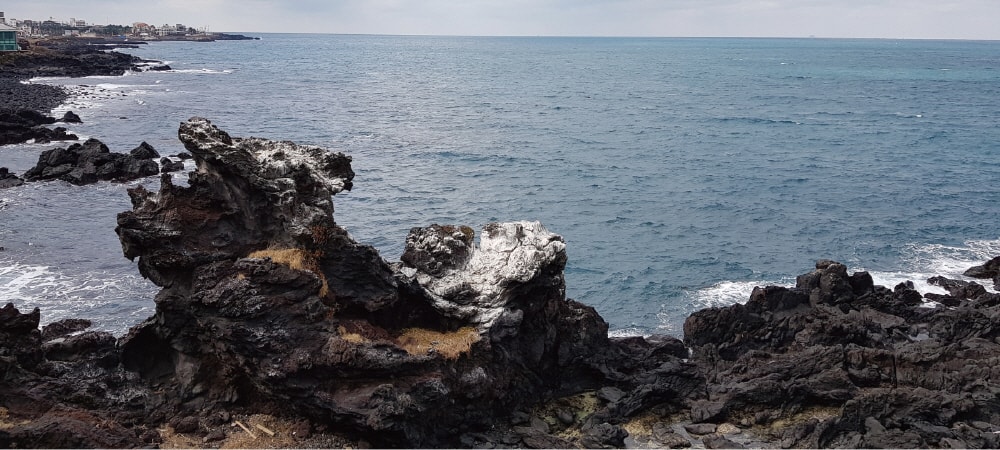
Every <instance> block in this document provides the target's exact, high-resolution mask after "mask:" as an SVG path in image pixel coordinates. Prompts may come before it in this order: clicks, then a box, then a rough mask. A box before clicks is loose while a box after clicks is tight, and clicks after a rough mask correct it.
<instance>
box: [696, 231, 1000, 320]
mask: <svg viewBox="0 0 1000 450" xmlns="http://www.w3.org/2000/svg"><path fill="white" fill-rule="evenodd" d="M997 255H1000V239H998V240H972V241H966V242H965V243H964V244H963V245H959V246H949V245H942V244H913V245H910V246H907V247H906V248H905V249H904V250H903V251H902V254H901V255H900V259H899V266H898V267H897V268H889V269H882V270H877V269H873V270H866V269H865V268H864V267H850V266H848V269H847V270H848V272H850V273H853V272H861V271H867V272H868V273H869V274H870V275H871V276H872V279H873V280H874V281H875V284H876V285H882V286H885V287H887V288H889V289H892V288H893V287H895V286H896V285H898V284H899V283H903V282H906V281H910V282H912V283H913V286H914V289H916V290H917V291H918V292H920V293H921V294H927V293H935V294H947V293H948V292H947V291H946V290H945V289H944V288H941V287H939V286H935V285H932V284H930V283H928V282H927V280H928V279H929V278H931V277H935V276H944V277H947V278H952V279H958V280H964V281H976V282H979V283H980V284H983V283H982V280H975V279H973V278H969V277H966V276H964V275H962V273H963V272H965V270H966V269H968V268H970V267H972V266H976V265H980V264H983V263H984V262H986V261H988V260H989V259H990V258H993V257H995V256H997ZM769 285H774V286H784V287H793V286H795V282H794V277H792V276H789V277H788V278H786V279H784V280H776V281H773V282H766V281H721V282H718V283H716V284H714V285H712V286H708V287H705V288H702V289H697V290H692V291H685V298H686V300H687V301H688V303H690V305H691V306H692V307H693V308H694V309H696V310H697V309H703V308H712V307H724V306H730V305H733V304H736V303H746V301H747V300H749V299H750V294H751V293H752V292H753V289H754V287H757V286H769ZM984 287H986V289H987V290H988V291H990V292H996V290H994V289H993V286H992V283H986V284H985V285H984ZM927 303H928V305H932V304H933V303H934V302H927Z"/></svg>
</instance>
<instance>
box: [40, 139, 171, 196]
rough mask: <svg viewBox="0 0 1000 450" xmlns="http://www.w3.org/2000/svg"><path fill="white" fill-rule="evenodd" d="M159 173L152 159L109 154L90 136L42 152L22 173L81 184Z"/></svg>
mask: <svg viewBox="0 0 1000 450" xmlns="http://www.w3.org/2000/svg"><path fill="white" fill-rule="evenodd" d="M159 172H160V168H159V166H158V165H157V164H156V162H155V161H150V160H139V159H136V158H134V157H132V156H130V155H125V154H121V153H111V151H110V150H109V149H108V147H107V146H106V145H104V143H102V142H101V141H98V140H97V139H93V138H92V139H88V140H87V141H86V142H84V143H83V144H73V145H71V146H69V147H67V148H65V149H64V148H55V149H52V150H46V151H44V152H42V154H41V155H39V157H38V163H37V164H36V165H35V167H33V168H31V169H29V170H28V171H27V172H25V174H24V176H25V179H27V180H28V181H48V180H63V181H66V182H69V183H72V184H76V185H84V184H91V183H96V182H98V181H101V180H106V181H107V180H110V181H118V182H125V181H130V180H134V179H137V178H141V177H146V176H150V175H156V174H157V173H159Z"/></svg>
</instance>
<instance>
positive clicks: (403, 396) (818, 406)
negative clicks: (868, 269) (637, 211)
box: [0, 118, 1000, 448]
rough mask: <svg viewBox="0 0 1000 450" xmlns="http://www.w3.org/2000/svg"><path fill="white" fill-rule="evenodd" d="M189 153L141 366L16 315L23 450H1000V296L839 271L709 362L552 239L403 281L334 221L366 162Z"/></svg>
mask: <svg viewBox="0 0 1000 450" xmlns="http://www.w3.org/2000/svg"><path fill="white" fill-rule="evenodd" d="M179 136H180V139H181V141H182V142H183V143H184V146H185V148H186V149H187V150H188V151H189V152H190V153H191V155H192V157H193V159H194V162H195V164H196V166H197V168H196V170H194V171H192V172H190V173H189V174H188V183H186V184H182V183H175V182H174V178H173V175H171V174H162V175H161V187H160V190H159V191H158V192H150V191H148V190H147V189H146V188H144V187H142V186H137V187H134V188H132V189H130V190H129V195H130V196H131V199H132V204H133V209H132V210H131V211H126V212H123V213H121V214H120V215H119V216H118V228H117V229H116V231H117V233H118V236H119V238H120V240H121V243H122V249H123V252H124V254H125V256H127V257H129V258H132V259H136V258H137V259H138V268H139V271H140V272H141V273H142V275H143V276H145V277H147V278H149V279H150V280H152V281H153V282H154V283H156V284H157V285H158V286H160V287H161V290H160V292H159V293H158V294H157V295H156V298H155V301H156V311H155V313H154V315H153V316H152V317H150V318H149V319H148V320H146V321H145V322H143V323H142V324H140V325H138V326H136V327H134V328H133V329H132V330H130V332H129V333H128V334H127V335H126V336H124V337H122V338H121V339H119V340H117V342H116V341H115V339H114V338H113V337H111V336H109V335H107V334H106V333H99V332H88V331H87V330H86V327H87V325H88V324H87V323H86V322H82V321H62V322H59V323H56V324H52V325H49V326H47V327H46V328H45V329H44V330H43V331H39V330H38V323H39V312H38V311H37V310H36V311H33V312H31V313H28V314H21V313H20V312H18V311H17V310H16V309H14V307H13V305H8V306H7V307H5V308H4V309H2V310H0V374H2V375H3V378H2V380H0V423H2V424H3V426H0V446H4V447H14V446H17V447H24V446H47V447H58V446H74V447H80V446H102V447H124V446H139V445H151V444H163V445H164V446H185V447H190V446H196V445H205V446H221V445H228V446H248V444H247V441H237V440H232V439H234V438H233V437H232V433H234V432H235V433H240V434H241V436H242V435H243V434H242V433H244V431H241V429H240V428H234V427H233V426H232V425H240V426H245V424H244V421H245V422H246V423H250V421H251V419H253V420H256V421H257V422H255V423H256V424H258V425H261V426H263V425H262V423H263V422H262V421H264V422H266V423H268V424H270V425H268V426H269V427H275V428H276V427H277V425H275V424H278V425H280V426H281V428H280V429H279V430H278V432H277V433H275V436H269V437H263V435H260V436H257V435H255V436H254V437H253V439H257V440H256V441H253V442H252V445H255V446H272V447H277V446H289V447H321V446H337V447H343V446H366V445H367V446H371V445H373V446H379V447H482V448H493V447H531V448H555V447H588V448H608V447H626V446H628V447H670V448H683V447H689V446H695V447H699V448H700V447H705V448H720V447H722V448H736V447H742V446H749V447H783V448H788V447H887V446H889V447H906V448H914V447H948V448H955V447H990V448H996V447H997V446H1000V438H998V436H1000V434H998V432H1000V427H998V426H997V425H995V424H997V423H1000V403H998V402H997V401H996V398H997V395H998V393H1000V384H998V383H997V382H996V381H995V380H997V379H1000V377H998V374H997V373H996V372H997V369H996V368H997V367H1000V366H998V364H997V362H998V361H1000V344H998V341H1000V328H998V327H996V325H995V324H996V323H1000V317H998V315H1000V294H996V293H992V292H990V291H989V290H988V289H985V288H983V287H982V286H980V285H978V284H977V283H974V282H970V281H965V280H951V279H947V278H939V277H935V278H934V279H932V280H931V282H932V283H934V284H937V285H939V286H941V287H943V288H944V289H946V291H947V292H948V294H941V295H932V294H928V295H927V296H924V297H922V296H921V294H919V293H918V292H916V291H914V290H913V289H912V283H911V284H906V283H903V284H900V285H899V286H896V287H895V288H894V289H889V288H886V287H882V286H877V285H875V284H874V283H873V281H872V278H871V276H869V275H868V274H867V273H864V272H858V273H854V274H850V273H848V270H847V268H846V267H845V266H844V265H842V264H839V263H837V262H834V261H827V260H822V261H819V262H818V263H817V264H816V269H815V270H813V271H811V272H810V273H807V274H804V275H801V276H799V277H798V279H797V281H796V286H795V287H793V288H785V287H776V286H769V287H760V288H757V289H755V290H754V292H753V294H752V295H751V297H750V299H749V300H748V301H747V302H746V303H745V304H736V305H732V306H729V307H725V308H710V309H706V310H702V311H699V312H696V313H695V314H693V315H691V317H689V318H688V320H687V321H686V323H685V326H684V340H683V341H681V340H679V339H676V338H673V337H669V336H649V337H627V338H609V337H608V335H607V332H608V326H607V324H606V323H605V322H604V320H603V319H602V318H601V317H600V316H599V315H598V314H597V313H596V311H594V309H593V308H590V307H587V306H585V305H582V304H579V303H577V302H575V301H573V300H571V299H567V298H566V297H565V281H564V278H563V269H564V267H565V264H566V252H565V242H564V241H563V239H562V238H561V237H560V236H558V235H556V234H554V233H551V232H549V231H548V230H546V229H545V228H544V227H543V226H542V225H541V224H539V223H537V222H513V223H497V224H488V225H486V226H485V227H483V230H482V232H481V233H480V236H479V239H478V242H477V239H476V233H475V231H474V230H473V229H471V228H469V227H466V226H455V225H430V226H427V227H418V228H414V229H412V230H411V231H410V234H409V236H408V237H407V240H406V249H405V252H404V254H403V256H402V257H401V261H400V262H397V263H391V264H390V263H388V262H386V261H385V260H383V259H382V258H381V257H380V256H379V255H378V253H377V252H376V251H375V250H374V249H373V248H371V247H370V246H367V245H363V244H360V243H358V242H355V241H354V240H353V239H352V238H351V237H350V235H349V234H348V233H347V232H346V231H345V230H344V229H343V228H341V227H340V226H338V225H337V223H336V221H335V220H334V207H333V202H332V196H334V195H335V194H338V193H341V192H343V191H345V190H349V189H351V188H352V187H353V179H354V172H353V170H352V169H351V159H350V157H348V156H345V155H343V154H340V153H333V152H329V151H327V150H324V149H321V148H318V147H311V146H300V145H296V144H293V143H291V142H273V141H268V140H264V139H259V138H235V137H231V136H229V135H228V134H227V133H225V132H224V131H222V130H220V129H219V128H217V127H215V126H214V125H212V124H211V123H210V122H209V121H207V120H205V119H199V118H194V119H191V120H189V121H188V122H185V123H183V124H181V127H180V131H179ZM987 266H988V265H987ZM984 273H985V274H984V276H987V277H989V276H992V273H991V272H990V269H989V268H988V267H987V268H986V270H985V271H984ZM949 305H950V306H949ZM935 306H936V307H935ZM262 417H263V418H264V419H261V418H262ZM264 429H267V430H268V431H272V432H273V430H272V429H271V428H267V427H265V428H261V430H264ZM245 431H246V435H247V436H249V435H250V433H253V432H254V430H252V429H251V428H249V427H247V428H246V430H245ZM279 435H280V436H279ZM276 436H277V437H276ZM268 439H270V440H268ZM241 442H242V443H241Z"/></svg>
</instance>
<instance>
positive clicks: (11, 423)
mask: <svg viewBox="0 0 1000 450" xmlns="http://www.w3.org/2000/svg"><path fill="white" fill-rule="evenodd" d="M29 423H31V421H30V420H15V419H12V418H11V417H10V411H8V410H7V408H3V407H0V430H9V429H11V428H14V427H17V426H21V425H27V424H29Z"/></svg>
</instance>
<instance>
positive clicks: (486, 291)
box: [416, 221, 566, 331]
mask: <svg viewBox="0 0 1000 450" xmlns="http://www.w3.org/2000/svg"><path fill="white" fill-rule="evenodd" d="M565 253H566V243H565V241H563V238H562V237H561V236H559V235H557V234H555V233H552V232H550V231H548V230H546V229H545V227H544V226H542V224H541V223H540V222H528V221H522V222H508V223H492V224H488V225H486V226H484V227H483V232H482V234H481V235H480V242H479V245H478V246H477V247H476V248H475V249H473V252H472V256H471V257H470V258H469V260H468V261H467V262H466V263H465V264H464V265H463V266H461V267H456V268H453V269H451V270H448V271H446V272H445V273H444V274H442V275H441V276H439V277H434V276H431V275H428V274H426V273H423V272H417V274H416V278H417V282H418V283H420V285H421V286H423V287H424V288H425V289H426V290H427V291H428V292H429V293H430V294H431V297H432V298H433V300H434V307H435V308H437V309H438V310H439V311H441V312H444V313H446V314H448V315H451V316H453V317H460V318H463V319H466V320H469V321H471V322H472V323H474V324H476V325H477V326H478V328H479V330H480V331H483V330H486V329H488V328H489V327H490V326H491V325H492V324H493V321H495V320H496V319H497V318H498V317H499V316H500V314H501V313H503V310H504V306H505V305H506V304H507V302H508V301H509V300H510V293H511V290H512V288H514V287H515V286H517V285H518V284H523V283H527V282H529V281H531V280H533V279H534V278H536V277H538V276H539V275H540V274H541V272H542V271H543V270H544V269H545V268H546V267H547V266H549V265H550V264H553V263H556V262H557V261H560V260H561V261H565Z"/></svg>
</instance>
